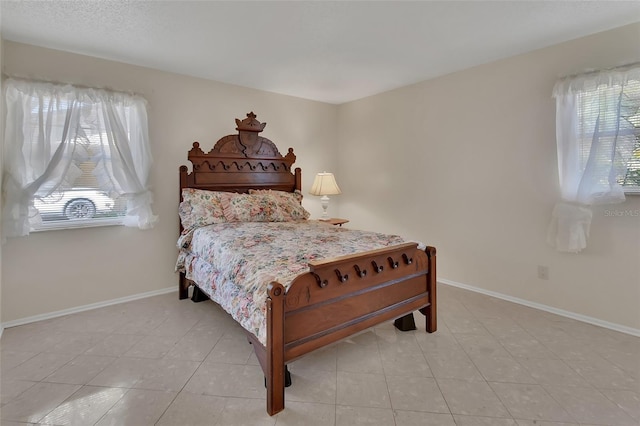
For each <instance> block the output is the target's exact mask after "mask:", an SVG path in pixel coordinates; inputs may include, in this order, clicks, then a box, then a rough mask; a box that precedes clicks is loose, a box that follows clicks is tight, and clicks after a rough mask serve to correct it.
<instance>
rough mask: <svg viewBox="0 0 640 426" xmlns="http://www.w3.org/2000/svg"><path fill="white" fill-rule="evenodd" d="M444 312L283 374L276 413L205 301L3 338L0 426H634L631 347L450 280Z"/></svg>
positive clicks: (108, 314)
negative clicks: (431, 323) (433, 327)
mask: <svg viewBox="0 0 640 426" xmlns="http://www.w3.org/2000/svg"><path fill="white" fill-rule="evenodd" d="M439 308H440V310H439V330H438V331H437V333H435V334H427V333H425V332H424V331H423V330H424V328H423V329H422V330H418V331H415V332H405V333H402V332H399V331H396V330H395V329H394V328H393V326H392V324H391V323H387V324H383V325H381V326H379V327H376V328H375V329H372V330H369V331H367V332H364V333H362V334H359V335H357V336H355V337H353V338H351V339H349V340H346V341H343V342H340V343H339V344H336V345H334V346H332V347H329V348H325V349H322V350H320V351H318V352H316V353H313V354H310V355H308V356H306V357H304V358H302V359H300V360H298V361H296V362H294V363H292V364H291V366H290V370H291V373H292V375H293V386H292V387H290V388H287V390H286V407H287V408H286V409H285V411H283V412H282V413H280V414H278V415H277V416H274V417H269V416H268V415H267V414H266V412H265V389H264V385H263V376H262V371H261V369H260V367H259V365H258V363H257V360H256V358H255V355H253V353H252V350H251V346H250V345H249V344H247V341H246V338H245V336H244V333H243V331H242V329H240V328H239V326H238V325H236V324H235V323H234V322H233V321H232V320H231V319H230V318H229V317H228V316H227V315H226V314H225V313H223V312H222V311H221V310H220V309H219V308H218V307H217V306H216V305H214V304H213V303H211V302H203V303H199V304H194V303H192V302H191V301H190V300H183V301H179V300H177V295H176V294H168V295H163V296H156V297H152V298H148V299H144V300H140V301H136V302H130V303H125V304H120V305H115V306H110V307H106V308H101V309H96V310H92V311H87V312H83V313H78V314H73V315H68V316H65V317H60V318H55V319H52V320H47V321H42V322H38V323H33V324H28V325H23V326H20V327H14V328H10V329H7V330H5V331H4V334H3V335H2V339H1V340H0V346H1V349H2V353H1V354H2V358H1V365H0V372H1V383H2V392H1V402H0V403H1V406H0V411H1V414H0V419H1V420H0V423H1V424H2V425H3V426H13V425H18V424H22V425H24V424H43V425H81V426H87V425H99V426H103V425H118V426H123V425H133V426H144V425H162V426H165V425H175V426H185V425H189V426H191V425H251V426H255V425H278V426H282V425H305V426H309V425H322V426H326V425H349V426H352V425H397V426H408V425H434V426H435V425H465V426H469V425H496V426H501V425H519V426H533V425H537V426H544V425H547V426H550V425H569V424H571V425H576V424H580V425H607V426H613V425H640V339H639V338H637V337H633V336H629V335H625V334H621V333H617V332H613V331H610V330H606V329H602V328H599V327H595V326H592V325H589V324H585V323H580V322H577V321H573V320H570V319H567V318H563V317H559V316H556V315H552V314H549V313H545V312H541V311H537V310H535V309H531V308H527V307H523V306H520V305H516V304H513V303H509V302H505V301H502V300H498V299H494V298H491V297H488V296H484V295H480V294H476V293H472V292H469V291H465V290H461V289H458V288H454V287H449V286H445V285H441V286H440V287H439ZM416 319H417V324H421V325H423V317H422V316H421V315H420V314H417V313H416Z"/></svg>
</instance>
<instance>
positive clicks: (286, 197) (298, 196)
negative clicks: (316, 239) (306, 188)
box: [249, 189, 311, 222]
mask: <svg viewBox="0 0 640 426" xmlns="http://www.w3.org/2000/svg"><path fill="white" fill-rule="evenodd" d="M249 194H262V195H265V196H268V197H270V198H272V199H273V200H274V201H275V202H276V204H277V205H278V207H279V208H280V210H281V211H282V213H283V214H284V217H285V219H284V220H285V221H286V222H289V221H293V220H306V219H309V216H311V213H309V212H308V211H307V210H306V209H305V208H304V207H302V204H301V203H302V193H301V192H300V191H298V190H296V191H295V192H284V191H273V190H271V189H250V190H249Z"/></svg>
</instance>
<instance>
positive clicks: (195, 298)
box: [191, 285, 209, 303]
mask: <svg viewBox="0 0 640 426" xmlns="http://www.w3.org/2000/svg"><path fill="white" fill-rule="evenodd" d="M205 300H209V296H207V294H206V293H205V292H204V291H202V290H200V287H198V286H197V285H196V286H193V294H192V295H191V301H192V302H194V303H198V302H204V301H205Z"/></svg>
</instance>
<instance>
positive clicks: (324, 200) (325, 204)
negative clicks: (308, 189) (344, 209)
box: [320, 195, 329, 219]
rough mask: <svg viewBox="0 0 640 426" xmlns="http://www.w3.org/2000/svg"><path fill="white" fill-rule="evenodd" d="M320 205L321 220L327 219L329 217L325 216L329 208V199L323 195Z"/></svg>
mask: <svg viewBox="0 0 640 426" xmlns="http://www.w3.org/2000/svg"><path fill="white" fill-rule="evenodd" d="M320 205H322V219H329V215H328V214H327V208H329V197H327V196H326V195H323V196H322V197H321V198H320Z"/></svg>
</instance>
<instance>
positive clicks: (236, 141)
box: [180, 112, 302, 194]
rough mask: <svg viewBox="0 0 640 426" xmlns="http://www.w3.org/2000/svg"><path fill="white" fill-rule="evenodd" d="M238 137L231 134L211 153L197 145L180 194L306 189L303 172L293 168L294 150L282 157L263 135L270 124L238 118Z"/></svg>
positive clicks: (184, 168) (183, 175)
mask: <svg viewBox="0 0 640 426" xmlns="http://www.w3.org/2000/svg"><path fill="white" fill-rule="evenodd" d="M236 125H237V127H236V130H238V134H237V135H227V136H225V137H223V138H221V139H219V140H218V142H216V144H215V145H214V147H213V149H212V150H211V151H209V152H207V153H205V152H203V151H202V150H201V149H200V143H199V142H194V143H193V148H191V150H190V151H189V154H188V157H187V158H188V160H189V161H191V164H192V165H193V168H192V171H191V173H189V169H188V167H187V166H180V193H181V194H182V189H183V188H198V189H206V190H209V191H227V192H247V190H249V189H275V190H280V191H288V192H293V191H295V190H296V189H297V190H301V189H302V172H301V170H300V168H296V169H295V170H294V171H293V172H292V171H291V167H292V165H293V163H294V162H295V161H296V156H295V154H294V153H293V148H289V151H288V152H287V155H285V156H282V154H280V152H279V151H278V148H277V147H276V145H275V144H274V143H273V142H271V141H270V140H269V139H267V138H264V137H262V136H260V135H259V133H260V132H262V131H263V130H264V127H265V126H266V125H267V123H260V122H259V121H258V120H257V119H256V115H255V114H254V113H253V112H250V113H248V114H247V118H245V119H244V120H242V121H240V120H238V119H236Z"/></svg>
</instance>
